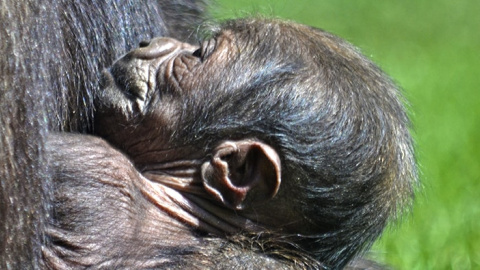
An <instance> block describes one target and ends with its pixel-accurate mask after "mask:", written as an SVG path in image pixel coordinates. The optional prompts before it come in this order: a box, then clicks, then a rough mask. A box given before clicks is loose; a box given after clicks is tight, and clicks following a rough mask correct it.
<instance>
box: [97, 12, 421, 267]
mask: <svg viewBox="0 0 480 270" xmlns="http://www.w3.org/2000/svg"><path fill="white" fill-rule="evenodd" d="M103 86H104V87H103V88H104V91H102V93H101V94H100V96H99V97H98V98H97V115H96V120H95V123H96V126H95V130H96V132H97V134H99V135H100V136H102V137H104V138H105V139H106V140H107V141H109V142H110V143H112V144H113V145H114V146H116V147H117V148H119V149H120V150H121V151H123V152H124V153H125V154H126V155H127V156H128V157H129V158H130V159H131V160H132V162H133V163H134V164H135V166H136V167H137V168H138V169H139V171H140V172H141V173H142V174H143V175H144V176H145V177H146V178H147V179H150V180H151V181H153V182H158V183H161V184H163V185H165V186H167V187H169V188H171V189H175V190H177V191H178V192H179V194H181V196H183V198H184V200H185V201H186V202H187V203H186V204H189V203H190V204H192V205H193V204H195V205H201V206H202V208H203V209H205V211H206V212H208V215H205V214H202V215H200V214H198V213H197V214H195V213H192V212H190V214H191V215H192V216H195V218H196V219H198V220H202V221H205V223H208V224H209V225H208V226H206V225H205V226H203V227H202V226H200V225H196V224H198V223H195V222H192V226H194V227H195V226H196V227H197V228H198V229H200V230H203V231H207V232H210V233H214V234H222V233H223V232H225V233H226V234H225V235H229V237H232V239H235V236H236V235H237V236H238V235H256V236H255V237H257V240H258V239H261V240H259V241H264V243H265V245H264V246H265V250H268V245H267V244H266V243H274V244H272V247H273V246H275V247H284V250H288V249H295V250H300V253H302V255H301V256H304V257H310V258H314V259H315V260H318V261H320V262H322V263H323V264H324V265H326V266H332V267H341V266H343V265H345V264H346V263H347V262H348V261H349V260H350V259H351V258H352V257H353V256H354V255H355V254H357V253H358V252H360V251H361V250H363V249H365V248H367V247H368V246H369V245H370V244H371V243H372V242H373V240H374V239H376V238H377V237H378V236H379V235H380V233H381V232H382V230H383V229H384V227H385V225H386V222H387V221H388V220H389V219H391V218H392V217H394V216H395V215H396V214H397V212H399V210H400V209H402V208H403V207H404V206H405V205H406V204H408V203H409V202H410V199H411V196H412V193H413V191H412V189H413V187H414V183H415V180H416V166H415V160H414V155H413V149H412V141H411V137H410V134H409V130H408V128H409V121H408V118H407V115H406V113H405V110H404V107H403V105H402V102H401V95H400V93H399V91H398V89H397V87H396V86H395V85H394V84H393V83H392V81H391V80H390V79H389V78H388V77H387V76H386V75H385V74H384V73H383V72H382V71H381V70H380V69H379V68H378V67H377V66H375V65H374V64H373V63H372V62H371V61H369V60H368V59H366V58H365V57H364V56H362V55H361V54H360V53H359V52H358V51H357V50H356V49H355V48H354V47H352V46H351V45H350V44H348V43H346V42H345V41H343V40H341V39H339V38H338V37H335V36H334V35H332V34H329V33H327V32H324V31H322V30H319V29H315V28H311V27H307V26H303V25H298V24H295V23H290V22H284V21H278V20H271V19H268V20H264V19H243V20H234V21H229V22H226V23H224V24H223V25H222V26H221V27H220V30H218V31H216V32H215V33H213V34H212V38H210V39H208V40H206V41H205V42H203V43H201V45H200V47H198V46H193V45H190V44H185V43H182V42H179V41H177V40H174V39H169V38H159V39H154V40H152V41H150V42H145V43H142V44H140V48H138V49H137V50H134V51H131V52H130V53H128V54H126V55H125V56H124V57H123V58H121V59H120V60H118V61H117V62H116V63H115V64H114V65H113V66H112V67H111V68H110V69H109V70H108V71H106V72H105V74H104V80H103ZM167 176H168V177H167ZM184 208H188V207H184ZM186 211H187V212H188V210H186ZM180 219H181V218H180ZM187 223H188V222H187ZM218 224H220V225H218ZM260 233H261V234H260ZM259 235H262V237H263V238H265V239H263V238H261V237H259ZM238 239H240V238H238ZM285 246H288V247H286V248H285ZM275 252H277V251H275V248H272V253H275ZM288 256H290V255H288Z"/></svg>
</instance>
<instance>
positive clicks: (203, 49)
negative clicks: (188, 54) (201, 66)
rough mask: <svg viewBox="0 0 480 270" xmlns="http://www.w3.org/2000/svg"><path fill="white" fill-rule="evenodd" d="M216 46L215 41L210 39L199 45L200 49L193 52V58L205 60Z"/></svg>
mask: <svg viewBox="0 0 480 270" xmlns="http://www.w3.org/2000/svg"><path fill="white" fill-rule="evenodd" d="M216 46H217V39H216V38H212V39H209V40H206V41H204V42H202V43H201V44H200V48H198V49H197V50H195V51H194V52H193V53H192V55H193V56H195V57H199V58H200V60H201V61H204V60H206V59H207V58H208V57H210V55H212V54H213V52H214V51H215V49H216Z"/></svg>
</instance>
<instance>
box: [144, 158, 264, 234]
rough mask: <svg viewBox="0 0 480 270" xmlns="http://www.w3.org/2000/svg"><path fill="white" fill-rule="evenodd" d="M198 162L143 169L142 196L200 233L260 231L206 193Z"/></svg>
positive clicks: (146, 166) (180, 162)
mask: <svg viewBox="0 0 480 270" xmlns="http://www.w3.org/2000/svg"><path fill="white" fill-rule="evenodd" d="M200 166H201V162H200V161H198V160H186V161H173V162H168V163H162V164H154V165H144V166H143V167H142V169H141V171H142V175H143V177H142V179H143V181H144V182H145V184H144V185H141V187H142V193H143V194H144V195H145V196H146V197H147V198H148V199H149V201H151V202H152V203H153V204H154V205H155V206H156V207H158V208H159V209H160V210H162V211H164V212H166V213H167V214H168V215H169V216H171V217H172V218H174V219H176V220H178V221H180V222H182V223H185V224H188V225H189V226H191V227H194V228H196V229H200V230H202V231H205V232H208V233H212V234H215V235H218V236H222V237H224V236H225V235H226V234H235V233H239V232H245V231H247V232H256V231H262V228H261V227H260V226H259V225H256V224H255V222H253V221H251V220H249V219H247V218H245V217H243V216H242V215H241V212H239V211H235V210H233V209H230V208H226V207H225V206H224V205H222V204H221V203H220V202H217V201H215V200H214V199H213V198H212V196H211V195H210V194H209V193H207V191H206V190H205V188H204V186H203V181H202V179H201V176H200Z"/></svg>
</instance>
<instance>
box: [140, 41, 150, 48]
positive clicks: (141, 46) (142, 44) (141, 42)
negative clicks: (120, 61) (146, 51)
mask: <svg viewBox="0 0 480 270" xmlns="http://www.w3.org/2000/svg"><path fill="white" fill-rule="evenodd" d="M150 41H151V40H142V41H140V43H139V44H138V46H140V48H144V47H148V45H150Z"/></svg>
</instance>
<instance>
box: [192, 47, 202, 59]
mask: <svg viewBox="0 0 480 270" xmlns="http://www.w3.org/2000/svg"><path fill="white" fill-rule="evenodd" d="M192 55H193V56H195V57H198V58H202V47H200V48H198V49H196V50H195V51H194V52H193V53H192Z"/></svg>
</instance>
